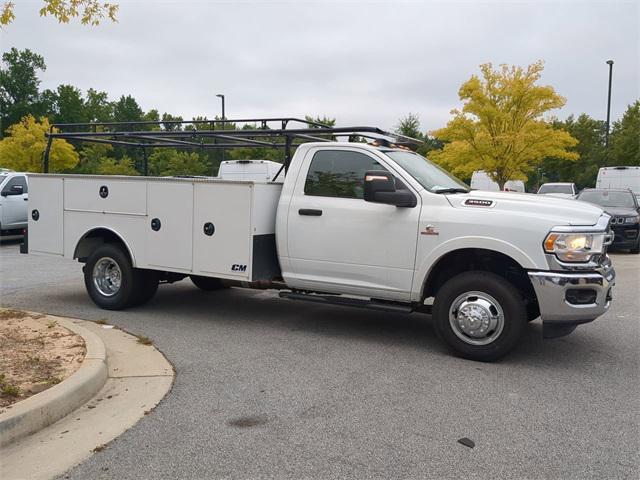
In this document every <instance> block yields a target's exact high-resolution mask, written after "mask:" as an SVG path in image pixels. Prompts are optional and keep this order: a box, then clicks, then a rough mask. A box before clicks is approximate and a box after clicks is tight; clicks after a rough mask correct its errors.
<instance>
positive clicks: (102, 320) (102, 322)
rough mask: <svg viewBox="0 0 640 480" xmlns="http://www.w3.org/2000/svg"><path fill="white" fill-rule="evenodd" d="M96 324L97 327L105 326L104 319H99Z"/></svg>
mask: <svg viewBox="0 0 640 480" xmlns="http://www.w3.org/2000/svg"><path fill="white" fill-rule="evenodd" d="M96 323H97V324H98V325H106V324H107V320H106V319H105V318H101V319H100V320H96Z"/></svg>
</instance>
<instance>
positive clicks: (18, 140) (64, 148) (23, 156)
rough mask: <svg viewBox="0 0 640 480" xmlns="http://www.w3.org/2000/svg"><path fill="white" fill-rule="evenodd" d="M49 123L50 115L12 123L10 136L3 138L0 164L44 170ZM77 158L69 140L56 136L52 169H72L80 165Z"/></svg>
mask: <svg viewBox="0 0 640 480" xmlns="http://www.w3.org/2000/svg"><path fill="white" fill-rule="evenodd" d="M49 126H50V125H49V120H48V119H47V118H45V117H43V118H41V119H40V120H39V121H38V120H36V119H35V118H34V117H33V116H32V115H27V116H26V117H24V118H22V120H20V122H18V123H15V124H13V125H11V126H10V127H9V128H8V129H7V133H8V136H6V137H5V138H4V139H2V141H0V166H2V167H4V168H10V169H12V170H16V171H18V172H41V171H42V155H43V154H44V149H45V147H46V145H47V139H46V137H45V133H46V132H48V131H49ZM54 131H56V130H55V129H54ZM78 160H79V156H78V153H77V152H76V150H75V149H74V148H73V145H71V144H70V143H69V142H67V141H65V140H62V139H56V140H54V141H53V142H52V143H51V152H50V153H49V171H50V172H61V171H64V170H69V169H71V168H73V167H75V166H76V165H77V164H78Z"/></svg>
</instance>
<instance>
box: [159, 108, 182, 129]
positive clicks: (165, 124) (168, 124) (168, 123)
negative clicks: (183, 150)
mask: <svg viewBox="0 0 640 480" xmlns="http://www.w3.org/2000/svg"><path fill="white" fill-rule="evenodd" d="M172 122H182V117H175V116H173V115H171V114H170V113H167V112H165V113H163V114H162V128H164V129H165V130H167V131H175V130H182V126H181V125H180V124H175V123H172Z"/></svg>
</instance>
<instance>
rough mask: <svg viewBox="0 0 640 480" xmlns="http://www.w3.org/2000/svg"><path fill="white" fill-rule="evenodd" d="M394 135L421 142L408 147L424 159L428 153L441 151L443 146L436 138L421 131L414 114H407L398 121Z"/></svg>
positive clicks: (417, 118) (418, 119)
mask: <svg viewBox="0 0 640 480" xmlns="http://www.w3.org/2000/svg"><path fill="white" fill-rule="evenodd" d="M395 133H397V134H398V135H404V136H406V137H411V138H415V139H417V140H421V141H422V143H421V144H419V145H409V147H410V148H411V149H412V150H415V151H416V152H417V153H419V154H420V155H422V156H424V157H426V156H427V155H428V154H429V152H430V151H432V150H438V149H441V148H442V147H443V146H444V144H443V143H442V142H441V141H440V140H438V139H437V138H435V137H432V136H430V135H429V134H428V133H423V132H422V131H421V128H420V117H419V116H418V115H417V114H415V113H409V114H408V115H407V116H406V117H404V118H401V119H400V120H399V121H398V125H396V128H395Z"/></svg>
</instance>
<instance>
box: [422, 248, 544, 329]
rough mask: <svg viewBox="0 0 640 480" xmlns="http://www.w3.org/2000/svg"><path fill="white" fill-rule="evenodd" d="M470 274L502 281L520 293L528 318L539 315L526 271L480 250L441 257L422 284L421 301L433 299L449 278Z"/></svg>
mask: <svg viewBox="0 0 640 480" xmlns="http://www.w3.org/2000/svg"><path fill="white" fill-rule="evenodd" d="M471 270H481V271H486V272H491V273H494V274H496V275H499V276H501V277H503V278H504V279H506V280H507V281H509V282H510V283H511V284H512V285H514V286H515V287H516V288H517V289H518V290H519V291H520V293H521V294H522V298H523V299H524V300H525V302H526V305H527V311H528V312H529V314H530V315H532V316H533V318H535V317H537V316H538V315H539V307H538V299H537V297H536V294H535V291H534V289H533V285H532V284H531V281H530V280H529V276H528V275H527V272H526V270H525V269H524V268H522V266H521V265H520V264H519V263H518V262H516V261H515V260H514V259H513V258H511V257H509V256H508V255H505V254H504V253H500V252H496V251H494V250H486V249H481V248H464V249H460V250H454V251H453V252H449V253H447V254H446V255H444V256H442V257H441V258H440V259H439V260H438V261H437V263H436V264H435V265H434V266H433V268H432V269H431V271H430V272H429V275H428V276H427V278H426V280H425V282H424V285H423V288H422V300H423V301H424V300H425V299H427V298H429V297H434V296H435V295H436V293H437V292H438V290H439V289H440V287H442V285H444V284H445V282H446V281H447V280H449V279H450V278H452V277H454V276H455V275H458V274H459V273H462V272H466V271H471Z"/></svg>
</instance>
